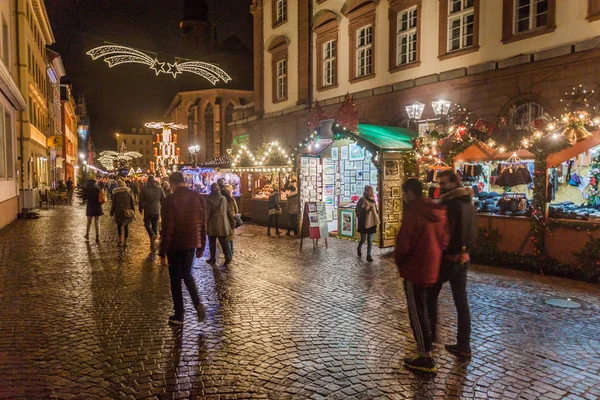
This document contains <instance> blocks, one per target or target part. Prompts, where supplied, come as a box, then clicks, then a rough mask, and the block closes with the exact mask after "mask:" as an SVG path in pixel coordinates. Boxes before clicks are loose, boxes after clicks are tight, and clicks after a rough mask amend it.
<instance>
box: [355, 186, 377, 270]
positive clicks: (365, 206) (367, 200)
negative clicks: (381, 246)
mask: <svg viewBox="0 0 600 400" xmlns="http://www.w3.org/2000/svg"><path fill="white" fill-rule="evenodd" d="M356 219H357V221H358V227H357V229H356V230H357V231H358V232H359V233H360V242H358V248H357V250H356V252H357V254H358V257H359V258H360V257H362V248H363V245H364V244H365V242H367V261H369V262H372V261H373V257H371V255H372V251H373V236H374V235H375V233H377V226H378V225H379V211H378V210H377V202H376V201H375V192H374V191H373V186H369V185H367V186H365V190H364V192H363V197H361V199H360V200H358V203H357V204H356Z"/></svg>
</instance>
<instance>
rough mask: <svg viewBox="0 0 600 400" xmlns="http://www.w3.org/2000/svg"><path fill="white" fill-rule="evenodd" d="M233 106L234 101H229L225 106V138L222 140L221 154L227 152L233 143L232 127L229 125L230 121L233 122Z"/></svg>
mask: <svg viewBox="0 0 600 400" xmlns="http://www.w3.org/2000/svg"><path fill="white" fill-rule="evenodd" d="M233 107H234V106H233V103H229V104H227V107H225V129H223V140H221V154H225V150H227V149H230V148H231V146H232V145H233V138H232V136H231V128H230V127H229V123H230V122H233Z"/></svg>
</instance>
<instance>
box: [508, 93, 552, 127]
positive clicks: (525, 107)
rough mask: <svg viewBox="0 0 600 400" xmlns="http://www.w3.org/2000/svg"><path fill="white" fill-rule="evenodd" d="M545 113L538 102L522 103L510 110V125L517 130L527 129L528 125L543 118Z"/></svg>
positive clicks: (528, 101)
mask: <svg viewBox="0 0 600 400" xmlns="http://www.w3.org/2000/svg"><path fill="white" fill-rule="evenodd" d="M544 112H545V109H544V106H543V105H542V104H540V103H538V102H537V101H531V100H526V101H522V102H519V103H516V104H515V105H514V106H513V107H511V109H510V110H509V118H508V124H509V125H510V126H514V127H515V128H516V129H525V128H526V127H527V124H529V123H530V122H531V121H533V120H535V119H536V118H539V117H541V116H542V114H544Z"/></svg>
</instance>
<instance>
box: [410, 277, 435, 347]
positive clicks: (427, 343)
mask: <svg viewBox="0 0 600 400" xmlns="http://www.w3.org/2000/svg"><path fill="white" fill-rule="evenodd" d="M427 291H428V290H427V289H426V288H424V287H421V286H416V285H414V284H413V283H412V282H409V281H407V280H405V281H404V292H405V293H406V304H407V306H408V317H409V320H410V327H411V328H412V331H413V336H414V337H415V342H417V348H418V349H419V352H420V353H421V354H423V353H427V352H430V351H431V346H432V342H431V329H430V326H429V318H428V316H427Z"/></svg>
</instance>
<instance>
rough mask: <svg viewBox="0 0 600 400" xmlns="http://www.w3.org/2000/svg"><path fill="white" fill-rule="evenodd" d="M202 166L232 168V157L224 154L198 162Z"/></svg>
mask: <svg viewBox="0 0 600 400" xmlns="http://www.w3.org/2000/svg"><path fill="white" fill-rule="evenodd" d="M198 166H199V167H201V168H231V157H229V155H227V154H226V155H224V156H221V157H217V158H213V159H212V160H207V161H204V162H203V163H201V164H198Z"/></svg>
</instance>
